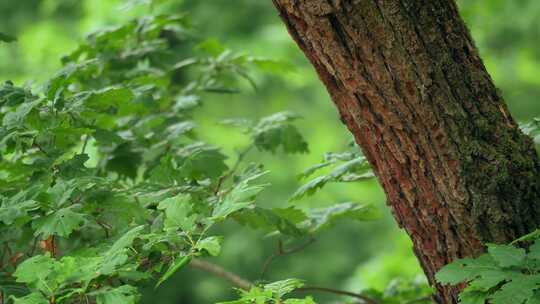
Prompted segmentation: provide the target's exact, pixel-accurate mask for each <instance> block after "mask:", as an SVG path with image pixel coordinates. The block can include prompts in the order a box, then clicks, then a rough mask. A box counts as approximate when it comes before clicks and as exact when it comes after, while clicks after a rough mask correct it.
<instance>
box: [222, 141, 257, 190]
mask: <svg viewBox="0 0 540 304" xmlns="http://www.w3.org/2000/svg"><path fill="white" fill-rule="evenodd" d="M251 149H253V145H249V146H248V147H247V148H245V149H244V150H242V151H241V152H240V153H238V158H237V159H236V162H235V163H234V165H233V166H232V167H231V169H230V170H229V172H227V173H226V174H224V175H222V176H221V177H220V178H219V180H218V183H217V186H216V189H215V190H214V195H217V194H218V192H219V190H220V188H221V186H222V185H223V182H224V181H225V180H226V179H227V178H229V177H231V176H232V175H234V173H235V172H236V170H238V167H239V166H240V164H241V163H242V161H243V160H244V158H245V157H246V155H247V154H248V153H249V151H251Z"/></svg>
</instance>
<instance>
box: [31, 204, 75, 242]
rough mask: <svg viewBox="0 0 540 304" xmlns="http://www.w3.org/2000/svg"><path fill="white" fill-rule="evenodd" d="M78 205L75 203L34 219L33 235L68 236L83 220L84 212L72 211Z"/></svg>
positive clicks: (44, 237) (46, 236)
mask: <svg viewBox="0 0 540 304" xmlns="http://www.w3.org/2000/svg"><path fill="white" fill-rule="evenodd" d="M78 207H80V206H79V205H77V204H75V205H72V206H69V207H66V208H62V209H60V210H58V211H54V212H52V213H50V214H48V215H46V216H43V217H40V218H38V219H36V220H34V221H33V222H32V228H33V229H34V230H35V232H34V235H41V237H42V238H43V239H46V238H48V237H49V236H51V235H57V236H61V237H68V236H69V235H70V234H71V233H72V232H73V231H74V230H77V229H78V228H80V227H81V226H82V224H83V223H84V222H85V215H84V214H82V213H78V212H75V211H73V209H76V208H78Z"/></svg>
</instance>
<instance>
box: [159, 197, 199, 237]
mask: <svg viewBox="0 0 540 304" xmlns="http://www.w3.org/2000/svg"><path fill="white" fill-rule="evenodd" d="M158 209H159V210H165V222H164V224H165V228H175V229H177V228H180V229H182V230H183V231H185V232H191V231H193V230H194V229H195V227H196V219H197V216H196V215H194V214H193V208H192V206H191V196H190V195H189V194H179V195H177V196H175V197H171V198H168V199H166V200H163V201H161V202H160V203H159V205H158Z"/></svg>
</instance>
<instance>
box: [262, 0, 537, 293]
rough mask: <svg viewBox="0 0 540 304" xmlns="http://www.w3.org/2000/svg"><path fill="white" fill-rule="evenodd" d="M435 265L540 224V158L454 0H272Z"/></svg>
mask: <svg viewBox="0 0 540 304" xmlns="http://www.w3.org/2000/svg"><path fill="white" fill-rule="evenodd" d="M273 2H274V4H275V6H276V8H277V9H278V11H279V14H280V16H281V18H282V19H283V21H284V23H285V24H286V26H287V28H288V30H289V32H290V34H291V36H292V37H293V38H294V40H295V41H296V42H297V44H298V45H299V47H300V48H301V49H302V51H303V52H304V53H305V54H306V56H307V57H308V59H309V60H310V61H311V63H312V64H313V66H314V67H315V69H316V71H317V73H318V75H319V77H320V79H321V80H322V82H323V83H324V84H325V85H326V87H327V89H328V92H329V94H330V96H331V97H332V100H333V101H334V103H335V105H336V107H337V109H338V112H339V113H340V117H341V120H342V121H343V122H344V123H345V124H346V125H347V127H348V129H349V130H350V131H351V133H353V135H354V136H355V139H356V141H357V142H358V144H359V145H360V146H361V147H362V149H363V150H364V154H365V155H366V157H367V159H368V160H369V161H370V163H371V164H372V166H373V168H374V171H375V173H376V175H377V177H378V178H379V180H380V182H381V184H382V185H383V188H384V189H385V192H386V194H387V198H388V204H389V205H390V207H391V209H392V212H393V214H394V216H395V218H396V220H397V222H398V224H399V225H400V227H402V228H404V229H405V230H406V231H407V233H408V234H409V235H410V237H411V239H412V240H413V244H414V252H415V254H416V255H417V257H418V259H419V260H420V262H421V265H422V267H423V269H424V271H425V273H426V275H427V277H428V279H429V280H430V282H431V283H432V284H434V285H435V286H436V287H437V289H438V295H439V296H438V298H437V302H438V303H457V293H458V288H451V287H447V286H439V285H436V284H435V282H434V274H435V273H436V271H437V270H438V269H440V268H441V267H442V266H443V265H445V264H447V263H448V262H450V261H452V260H453V259H455V258H459V257H464V256H475V255H478V254H480V253H482V252H483V251H484V247H483V245H482V242H508V241H510V240H512V239H513V238H515V237H517V236H519V235H522V234H524V233H526V232H529V231H531V230H533V229H534V228H536V227H538V225H539V224H540V204H539V203H540V179H539V177H540V174H539V173H540V167H539V164H538V159H537V156H536V152H535V150H534V147H533V144H532V142H531V140H530V139H528V138H527V137H526V136H524V135H523V134H522V133H521V132H520V131H519V129H518V127H517V124H516V123H515V122H514V120H513V119H512V117H511V116H510V114H509V113H508V110H507V108H506V106H505V104H504V101H503V100H502V98H501V96H500V94H499V92H498V91H497V89H496V88H495V86H494V85H493V82H492V80H491V77H490V76H489V74H488V73H487V71H486V69H485V67H484V65H483V63H482V61H481V59H480V57H479V55H478V51H477V49H476V48H475V46H474V44H473V42H472V39H471V37H470V34H469V32H468V30H467V28H466V26H465V24H464V23H463V21H462V20H461V18H460V16H459V14H458V11H457V6H456V4H455V3H454V1H453V0H436V1H428V0H420V1H403V0H384V1H382V0H334V1H326V0H273Z"/></svg>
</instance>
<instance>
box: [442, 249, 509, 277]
mask: <svg viewBox="0 0 540 304" xmlns="http://www.w3.org/2000/svg"><path fill="white" fill-rule="evenodd" d="M499 270H500V267H499V266H498V265H497V263H496V262H495V261H494V260H493V258H492V257H491V256H490V255H488V254H484V255H481V256H480V257H478V258H476V259H471V258H465V259H457V260H455V261H454V262H452V263H450V264H448V265H446V266H444V267H443V268H442V269H440V270H439V271H438V272H437V274H436V275H435V278H436V279H437V281H438V282H439V283H443V284H452V285H457V284H459V283H462V282H468V281H471V280H473V279H475V278H477V277H478V276H479V275H481V274H482V273H483V272H485V271H499Z"/></svg>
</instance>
